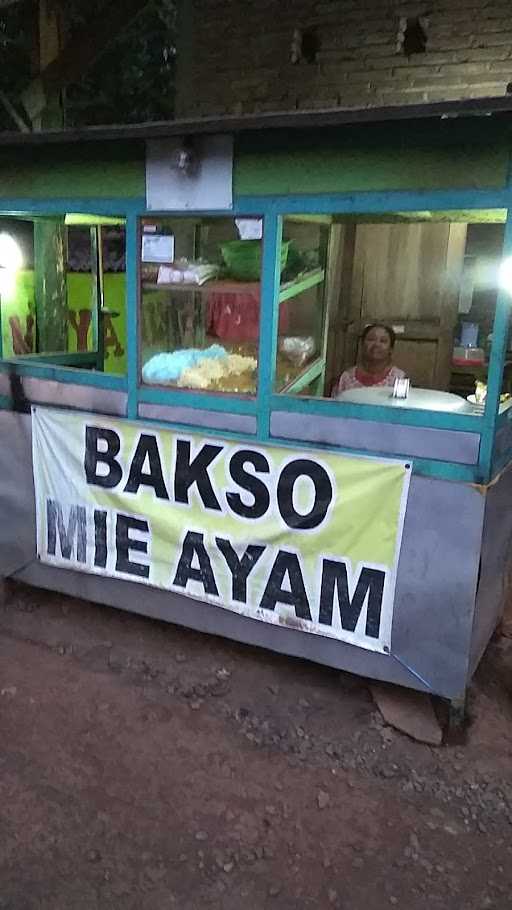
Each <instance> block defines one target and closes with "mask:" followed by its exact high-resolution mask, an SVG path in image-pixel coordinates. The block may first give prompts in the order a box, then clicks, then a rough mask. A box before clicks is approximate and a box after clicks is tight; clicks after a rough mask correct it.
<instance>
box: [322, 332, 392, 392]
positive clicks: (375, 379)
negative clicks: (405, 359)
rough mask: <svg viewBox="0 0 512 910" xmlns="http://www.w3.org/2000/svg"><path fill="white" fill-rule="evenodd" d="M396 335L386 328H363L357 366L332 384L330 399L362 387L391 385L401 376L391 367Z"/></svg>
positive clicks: (346, 371)
mask: <svg viewBox="0 0 512 910" xmlns="http://www.w3.org/2000/svg"><path fill="white" fill-rule="evenodd" d="M395 340H396V336H395V333H394V331H393V329H392V328H391V326H389V325H382V324H381V323H374V324H373V325H367V326H366V328H365V330H364V332H363V334H362V336H361V363H360V364H356V366H354V367H351V368H350V369H349V370H345V372H344V373H342V374H341V376H340V378H339V380H338V382H337V383H336V384H335V386H334V389H333V393H332V396H333V398H337V397H338V395H340V394H341V393H342V392H346V391H347V389H360V388H364V387H365V386H393V385H394V384H395V379H403V378H404V376H405V373H404V372H403V370H399V369H398V367H395V366H393V364H392V360H391V358H392V354H393V348H394V346H395Z"/></svg>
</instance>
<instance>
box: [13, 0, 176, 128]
mask: <svg viewBox="0 0 512 910" xmlns="http://www.w3.org/2000/svg"><path fill="white" fill-rule="evenodd" d="M111 2H117V0H111ZM107 6H108V0H66V3H65V4H64V3H62V0H61V9H62V10H63V12H64V15H65V23H66V31H67V35H68V38H71V37H73V36H74V35H76V34H77V33H78V32H80V31H81V30H84V29H85V30H87V28H89V27H90V26H91V25H92V24H93V23H94V22H95V20H96V19H97V17H100V16H102V14H103V11H104V10H105V9H106V8H107ZM175 20H176V12H175V3H174V0H152V2H149V3H148V4H147V5H146V6H145V8H144V9H143V11H142V12H141V13H140V15H139V16H138V17H137V18H136V19H135V20H134V21H132V22H131V23H128V24H127V26H126V28H125V29H124V30H123V31H122V33H121V34H119V35H118V36H116V37H114V38H113V40H112V43H111V44H110V45H109V46H108V47H107V49H106V50H105V51H104V53H103V54H102V55H101V56H100V57H99V58H98V59H97V60H96V61H94V62H93V63H92V64H91V67H90V68H88V69H87V71H86V72H84V74H83V76H82V78H81V79H80V81H79V82H76V83H74V84H73V85H69V86H68V87H67V89H66V92H65V112H66V126H69V127H71V126H86V125H93V124H102V123H131V122H142V121H147V120H161V119H170V118H171V117H172V116H173V109H174V70H175V28H176V25H175ZM36 21H37V17H36V6H35V4H34V2H33V0H18V2H15V3H13V4H12V5H10V6H7V7H6V8H1V7H0V53H1V54H2V61H3V64H4V65H3V67H2V72H1V75H0V89H1V90H2V91H3V92H4V94H5V95H6V96H7V97H8V98H9V99H10V100H11V101H14V102H15V101H16V98H17V96H18V95H19V93H20V91H21V90H22V89H23V88H24V87H25V86H26V85H27V84H28V82H29V81H30V79H31V77H32V76H33V69H34V60H35V55H34V53H33V48H34V34H37V33H36V29H35V26H36ZM13 127H14V124H13V121H12V119H11V118H10V117H9V115H8V114H7V112H6V111H5V110H4V109H1V110H0V129H13Z"/></svg>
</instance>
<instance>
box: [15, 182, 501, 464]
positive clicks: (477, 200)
mask: <svg viewBox="0 0 512 910" xmlns="http://www.w3.org/2000/svg"><path fill="white" fill-rule="evenodd" d="M511 203H512V187H511V185H510V182H509V185H508V187H507V188H506V189H504V190H494V189H493V190H474V189H471V188H468V189H466V190H453V191H452V190H442V191H418V192H411V191H389V192H368V193H365V192H363V193H361V192H358V193H344V194H322V195H321V196H313V195H300V196H272V197H267V196H265V197H262V196H254V197H239V198H238V199H237V200H235V204H234V207H233V211H232V213H230V214H232V215H243V214H246V215H263V217H264V219H265V228H264V250H263V267H262V295H261V301H262V302H261V330H260V346H259V357H260V373H259V382H258V393H257V398H256V399H245V398H239V397H236V396H229V395H211V394H208V395H207V396H206V395H204V394H203V393H194V392H186V391H185V390H183V391H181V390H167V389H165V390H164V389H150V388H147V387H140V385H139V376H138V373H139V365H138V329H137V326H138V318H137V310H138V294H139V289H138V239H137V237H138V227H137V218H138V217H139V216H141V215H143V214H145V213H146V209H145V200H144V199H143V198H140V199H131V200H126V199H115V198H114V199H91V198H87V199H73V198H62V199H52V200H45V201H41V200H37V201H33V200H29V199H19V198H18V199H2V200H0V209H1V210H2V212H5V213H6V214H7V213H13V214H14V213H16V214H27V215H37V214H57V213H59V214H60V213H62V212H63V211H71V212H78V213H81V212H82V213H85V214H87V213H91V212H93V213H95V214H105V215H120V216H123V217H125V218H126V222H127V223H126V243H127V348H128V364H129V365H128V374H127V377H126V378H125V377H120V376H114V375H111V374H105V373H103V374H99V373H94V372H90V371H82V370H76V369H69V368H63V367H55V366H52V365H50V364H37V365H36V364H34V365H32V364H30V365H29V364H26V363H21V362H20V361H16V360H15V359H13V360H12V361H9V362H8V361H5V360H4V361H2V362H1V363H0V370H2V371H3V372H6V371H9V370H11V369H12V368H13V365H14V366H15V368H16V372H18V373H20V374H21V375H28V376H35V377H40V378H50V379H54V380H56V381H59V382H73V383H77V384H81V385H92V386H97V387H103V388H107V389H119V390H127V391H128V409H127V416H129V417H132V418H133V417H135V415H136V413H137V406H138V403H139V402H143V401H145V402H151V403H156V404H171V405H176V404H179V405H181V406H185V407H191V408H193V409H194V408H206V409H209V410H212V411H216V412H232V413H239V414H257V415H258V432H257V438H258V439H260V440H261V441H267V440H268V439H269V420H270V411H271V409H272V408H280V409H281V408H283V407H285V408H286V409H287V410H292V411H294V412H296V413H297V414H303V415H310V416H311V417H312V418H313V417H314V416H315V415H318V414H329V415H331V416H340V417H341V416H344V417H355V418H358V419H362V420H374V421H377V422H379V421H386V422H396V423H407V424H409V425H411V426H427V427H443V428H450V429H453V430H461V431H462V430H466V431H467V430H469V431H473V432H478V433H481V435H482V446H481V452H482V454H481V457H480V463H479V465H478V468H477V469H476V468H471V467H466V466H463V465H457V464H451V463H448V462H436V461H434V460H429V459H424V460H423V459H415V460H414V463H415V469H416V470H417V471H419V472H421V473H422V474H428V475H431V476H437V477H443V478H445V479H449V480H459V481H466V482H470V481H472V480H480V481H481V480H482V479H484V480H485V479H488V477H489V476H490V471H491V456H492V447H493V441H494V433H495V429H496V415H497V408H498V404H497V402H498V397H499V391H498V389H499V383H500V381H501V372H502V369H503V360H504V345H505V344H506V336H507V317H508V309H509V302H508V298H507V296H506V295H504V294H500V296H499V301H498V306H497V312H496V320H495V327H494V339H493V351H492V354H491V363H490V369H489V393H488V402H487V407H486V413H485V417H484V418H480V417H478V416H473V415H457V414H455V415H450V414H442V413H438V412H427V411H415V410H413V409H404V410H400V411H391V410H390V409H388V408H382V407H373V406H365V405H351V404H342V403H341V402H334V401H332V402H331V401H327V400H322V399H308V398H295V397H293V396H281V395H275V394H274V392H273V387H274V375H275V352H276V344H277V325H278V315H279V314H278V302H277V300H278V287H279V270H278V266H277V263H278V262H279V256H278V246H279V243H280V237H281V230H282V221H281V216H282V215H284V214H295V213H296V214H309V213H311V214H334V213H336V214H344V213H345V214H377V213H385V212H396V211H415V210H423V209H430V210H442V211H444V210H449V209H479V208H507V209H509V211H510V208H511ZM151 214H154V213H153V212H152V213H151ZM165 214H166V215H167V216H171V217H172V215H173V214H174V215H175V216H180V217H187V216H192V215H193V216H201V215H203V216H209V217H212V216H216V215H217V216H219V217H221V216H223V217H226V216H227V215H228V213H227V212H225V211H212V210H206V209H205V210H202V211H194V212H183V211H180V212H174V213H173V212H170V211H166V212H165ZM511 241H512V238H511V230H510V215H509V221H508V224H507V240H506V250H507V251H509V253H512V242H511ZM0 356H1V350H0ZM4 404H5V402H3V401H1V402H0V406H2V405H4ZM176 426H177V428H178V427H179V425H176ZM186 429H188V430H189V431H190V429H191V428H190V426H188V427H186ZM197 429H198V431H200V432H204V430H203V429H201V428H200V427H198V428H197ZM223 435H226V434H223ZM233 438H243V434H233ZM272 442H273V443H275V444H280V445H286V446H287V447H291V448H293V447H294V446H296V443H291V442H290V441H289V440H288V441H286V440H279V439H277V438H276V439H273V440H272ZM301 446H302V443H301ZM313 448H323V447H322V446H318V445H315V446H314V447H313ZM326 448H329V447H326ZM331 449H332V447H331ZM346 451H350V452H351V453H352V452H353V454H367V453H364V452H359V451H355V450H346ZM489 453H491V455H490V454H489ZM372 454H375V453H372ZM396 454H397V453H396ZM381 455H383V456H386V455H387V456H389V453H386V452H382V453H381Z"/></svg>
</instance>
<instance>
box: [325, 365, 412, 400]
mask: <svg viewBox="0 0 512 910" xmlns="http://www.w3.org/2000/svg"><path fill="white" fill-rule="evenodd" d="M357 370H358V367H351V368H350V369H349V370H345V372H344V373H342V374H341V376H340V378H339V379H338V382H337V383H336V384H335V386H334V389H333V391H332V397H333V398H336V396H337V395H339V394H340V393H341V392H346V391H347V390H348V389H363V388H371V386H372V385H373V386H393V385H394V384H395V379H403V378H404V376H405V373H404V371H403V370H399V369H398V367H393V366H392V367H390V368H389V370H388V372H387V373H386V375H385V376H384V377H382V378H381V379H379V380H378V381H377V382H373V383H372V384H371V385H369V383H365V382H360V381H359V379H358V378H357V375H356V374H357Z"/></svg>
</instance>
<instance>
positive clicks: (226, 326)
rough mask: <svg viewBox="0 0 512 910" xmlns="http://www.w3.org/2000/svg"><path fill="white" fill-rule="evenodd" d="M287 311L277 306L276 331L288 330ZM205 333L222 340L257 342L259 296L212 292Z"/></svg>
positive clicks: (239, 292)
mask: <svg viewBox="0 0 512 910" xmlns="http://www.w3.org/2000/svg"><path fill="white" fill-rule="evenodd" d="M288 321H289V320H288V308H287V307H286V305H285V304H281V306H280V307H279V332H280V333H283V334H286V333H287V331H288ZM207 332H208V334H209V335H215V336H216V337H217V338H219V339H220V340H221V341H232V342H244V341H246V342H247V341H253V342H254V341H258V338H259V334H260V298H259V294H252V293H250V292H241V291H237V292H236V293H226V292H216V291H213V292H212V293H211V294H209V295H208V324H207Z"/></svg>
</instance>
